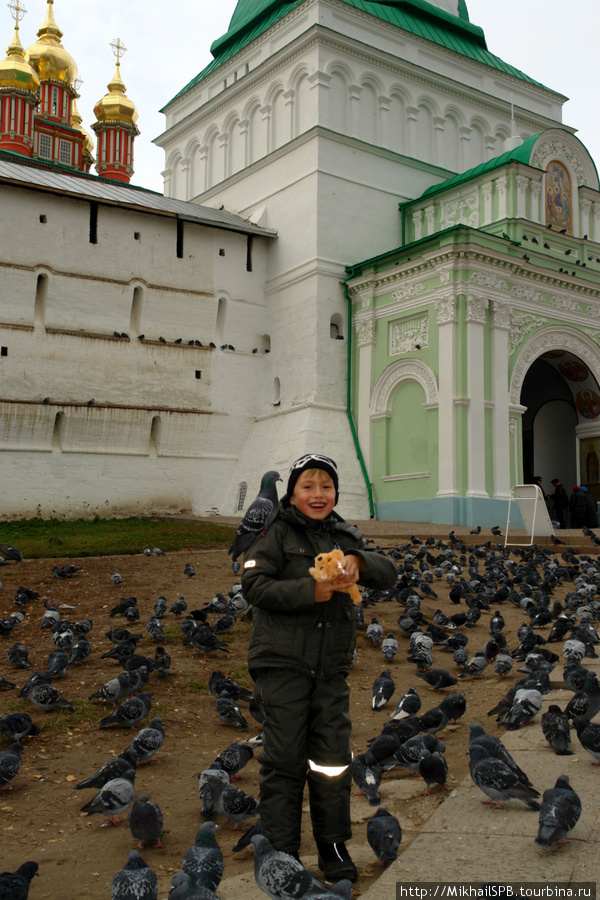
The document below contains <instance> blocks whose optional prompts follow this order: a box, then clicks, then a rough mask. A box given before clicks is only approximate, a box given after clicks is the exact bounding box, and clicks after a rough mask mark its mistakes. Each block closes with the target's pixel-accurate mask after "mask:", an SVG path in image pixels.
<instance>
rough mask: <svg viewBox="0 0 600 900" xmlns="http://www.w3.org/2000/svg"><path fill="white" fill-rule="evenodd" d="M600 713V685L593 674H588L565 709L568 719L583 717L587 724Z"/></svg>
mask: <svg viewBox="0 0 600 900" xmlns="http://www.w3.org/2000/svg"><path fill="white" fill-rule="evenodd" d="M598 712H600V685H599V684H598V678H597V676H596V674H595V673H594V672H588V673H587V675H586V677H585V681H584V683H583V687H582V689H581V690H580V691H578V692H577V693H576V694H575V696H574V697H572V698H571V699H570V700H569V702H568V703H567V706H566V708H565V715H566V717H567V718H568V719H575V718H576V717H577V716H583V718H585V719H587V720H588V722H589V721H591V720H592V719H593V718H594V716H595V715H596V713H598Z"/></svg>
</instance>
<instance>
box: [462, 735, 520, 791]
mask: <svg viewBox="0 0 600 900" xmlns="http://www.w3.org/2000/svg"><path fill="white" fill-rule="evenodd" d="M475 743H477V744H481V746H483V747H484V748H485V749H486V750H487V752H488V753H489V754H490V756H492V757H493V758H494V759H499V760H500V761H501V762H503V763H505V764H506V765H507V766H508V767H509V768H510V769H512V771H513V772H514V773H515V775H516V776H517V778H518V779H519V780H520V781H522V782H523V784H526V785H528V786H529V787H533V785H532V784H531V781H530V780H529V778H528V777H527V775H526V774H525V772H524V771H523V770H522V769H521V768H519V766H518V765H517V763H516V762H515V760H514V759H513V758H512V756H511V755H510V753H509V752H508V750H507V749H506V747H505V746H504V744H503V743H502V741H501V740H500V738H497V737H495V736H494V735H491V734H486V733H485V731H484V729H483V727H482V726H481V725H479V724H478V723H477V722H471V724H470V725H469V749H470V748H471V745H472V744H475Z"/></svg>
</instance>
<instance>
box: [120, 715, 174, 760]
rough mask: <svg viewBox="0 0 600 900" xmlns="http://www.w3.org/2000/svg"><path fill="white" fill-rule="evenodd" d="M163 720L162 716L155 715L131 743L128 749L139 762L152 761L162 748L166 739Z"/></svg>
mask: <svg viewBox="0 0 600 900" xmlns="http://www.w3.org/2000/svg"><path fill="white" fill-rule="evenodd" d="M163 724H164V722H163V720H162V719H161V718H160V716H154V718H153V719H151V720H150V724H149V725H147V726H146V728H142V729H141V730H140V731H138V733H137V734H136V736H135V737H134V739H133V740H132V741H131V743H130V744H129V747H128V748H127V749H128V750H130V751H131V753H132V754H133V755H134V756H135V758H136V759H137V761H138V762H141V763H147V762H150V761H151V759H152V757H153V756H154V754H155V753H156V752H157V751H158V750H160V748H161V747H162V745H163V741H164V739H165V734H164V731H163Z"/></svg>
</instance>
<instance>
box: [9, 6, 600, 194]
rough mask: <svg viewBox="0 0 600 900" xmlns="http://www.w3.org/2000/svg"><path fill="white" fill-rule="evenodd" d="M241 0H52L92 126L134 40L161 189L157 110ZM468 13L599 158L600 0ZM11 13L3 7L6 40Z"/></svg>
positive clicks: (29, 28) (135, 75)
mask: <svg viewBox="0 0 600 900" xmlns="http://www.w3.org/2000/svg"><path fill="white" fill-rule="evenodd" d="M21 2H22V3H23V5H24V6H25V7H26V9H27V11H28V14H27V15H26V16H25V19H24V20H23V22H22V23H21V41H22V43H23V45H24V47H25V48H27V47H28V46H29V45H30V44H32V43H33V42H34V41H35V34H36V32H37V30H38V28H39V27H40V26H41V24H42V22H43V21H44V17H45V14H46V0H21ZM235 6H236V0H174V2H173V5H172V6H171V5H170V4H169V3H166V2H164V0H126V2H123V0H102V2H101V3H94V4H92V3H91V2H90V0H84V2H82V0H54V14H55V18H56V22H57V24H58V25H59V27H60V28H61V29H62V31H63V32H64V37H63V45H64V47H65V49H67V50H68V51H69V53H70V54H71V55H72V56H73V57H74V59H75V61H76V63H77V65H78V68H79V74H80V76H81V78H83V81H84V83H83V85H82V86H81V88H80V93H81V99H80V100H79V101H78V106H79V112H80V113H81V115H82V117H83V122H84V126H85V127H86V128H87V129H88V131H91V124H92V122H93V121H94V116H93V107H94V104H95V103H96V101H97V100H99V99H100V98H101V97H102V96H103V95H104V94H105V93H106V85H107V84H108V82H109V81H110V80H111V79H112V76H113V72H114V64H115V59H114V56H113V55H112V50H111V49H110V47H109V44H110V42H111V40H113V39H114V38H117V37H118V38H120V39H121V41H122V42H123V43H124V44H125V46H126V47H127V50H128V52H127V53H126V54H125V56H124V58H123V61H122V64H121V73H122V76H123V80H124V82H125V84H126V86H127V94H128V96H129V97H130V98H131V100H133V101H134V103H135V104H136V106H137V110H138V113H139V121H138V127H139V128H140V131H141V134H140V136H139V137H138V138H137V140H136V144H135V175H134V178H133V182H134V183H135V184H139V185H142V186H143V187H147V188H151V189H153V190H156V191H161V192H162V184H163V182H162V177H161V174H160V173H161V170H162V169H163V168H164V155H163V152H162V151H161V150H159V149H158V148H157V147H155V146H154V145H153V144H152V143H151V141H152V139H153V138H155V137H156V136H157V135H159V134H160V133H161V132H162V130H163V127H164V116H163V115H162V114H161V113H159V112H158V110H159V109H160V108H161V106H163V105H164V104H165V103H166V102H167V101H168V100H170V99H171V97H173V96H174V95H175V94H176V93H177V92H178V91H179V90H180V89H181V88H182V87H184V85H185V84H187V82H188V81H189V80H190V79H191V78H193V77H194V76H195V75H196V74H197V73H198V72H199V71H200V70H201V69H203V68H204V66H205V65H207V63H209V62H210V60H211V59H212V56H211V53H210V45H211V43H212V42H213V41H214V40H215V39H216V38H217V37H220V36H221V35H222V34H224V33H225V32H226V31H227V26H228V24H229V20H230V18H231V15H232V13H233V10H234V9H235ZM467 6H468V9H469V15H470V19H471V21H472V22H473V23H474V24H476V25H481V26H482V28H483V29H484V31H485V35H486V38H487V43H488V48H489V49H490V50H491V52H492V53H495V54H496V55H498V56H500V57H501V58H502V59H504V60H505V61H506V62H509V63H511V64H512V65H514V66H517V67H518V68H520V69H522V70H523V71H524V72H526V73H527V74H528V75H530V76H531V77H532V78H535V79H536V80H537V81H541V82H542V83H543V84H545V85H546V86H548V87H550V88H552V89H554V90H556V91H559V92H560V93H562V94H565V95H566V96H567V97H570V98H571V99H570V100H569V102H568V103H567V104H565V106H564V108H563V110H564V111H563V121H564V122H565V124H568V125H572V126H575V127H576V128H578V129H579V132H578V136H579V138H580V139H581V140H582V141H583V143H584V144H585V145H586V146H587V148H588V150H589V151H590V153H591V155H592V157H593V158H594V160H595V161H596V164H597V165H600V110H599V109H598V100H597V98H596V96H595V88H596V87H597V84H598V75H597V68H598V65H597V60H598V53H599V51H598V46H597V45H598V33H599V31H600V2H599V0H570V2H568V3H567V2H565V0H467ZM12 27H13V26H12V19H11V17H10V13H9V10H8V9H7V7H6V0H5V5H4V6H3V7H2V6H1V5H0V33H1V34H2V35H4V45H3V46H4V47H6V46H7V45H8V44H9V43H10V40H11V37H12Z"/></svg>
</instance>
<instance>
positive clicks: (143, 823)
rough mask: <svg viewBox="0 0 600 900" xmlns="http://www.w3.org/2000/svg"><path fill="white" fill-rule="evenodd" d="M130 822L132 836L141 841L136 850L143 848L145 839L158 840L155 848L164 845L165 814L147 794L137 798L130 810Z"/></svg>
mask: <svg viewBox="0 0 600 900" xmlns="http://www.w3.org/2000/svg"><path fill="white" fill-rule="evenodd" d="M128 822H129V830H130V832H131V836H132V837H133V838H137V840H138V841H139V843H138V844H136V848H135V849H136V850H143V848H144V841H156V843H155V844H154V847H155V848H157V847H162V846H163V845H162V844H161V841H160V838H161V835H162V833H163V816H162V813H161V811H160V809H159V807H158V806H157V805H156V803H152V801H151V800H150V799H149V798H148V796H147V794H142V795H141V796H140V797H137V798H136V801H135V803H134V804H133V806H132V807H131V809H130V810H129V816H128Z"/></svg>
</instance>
